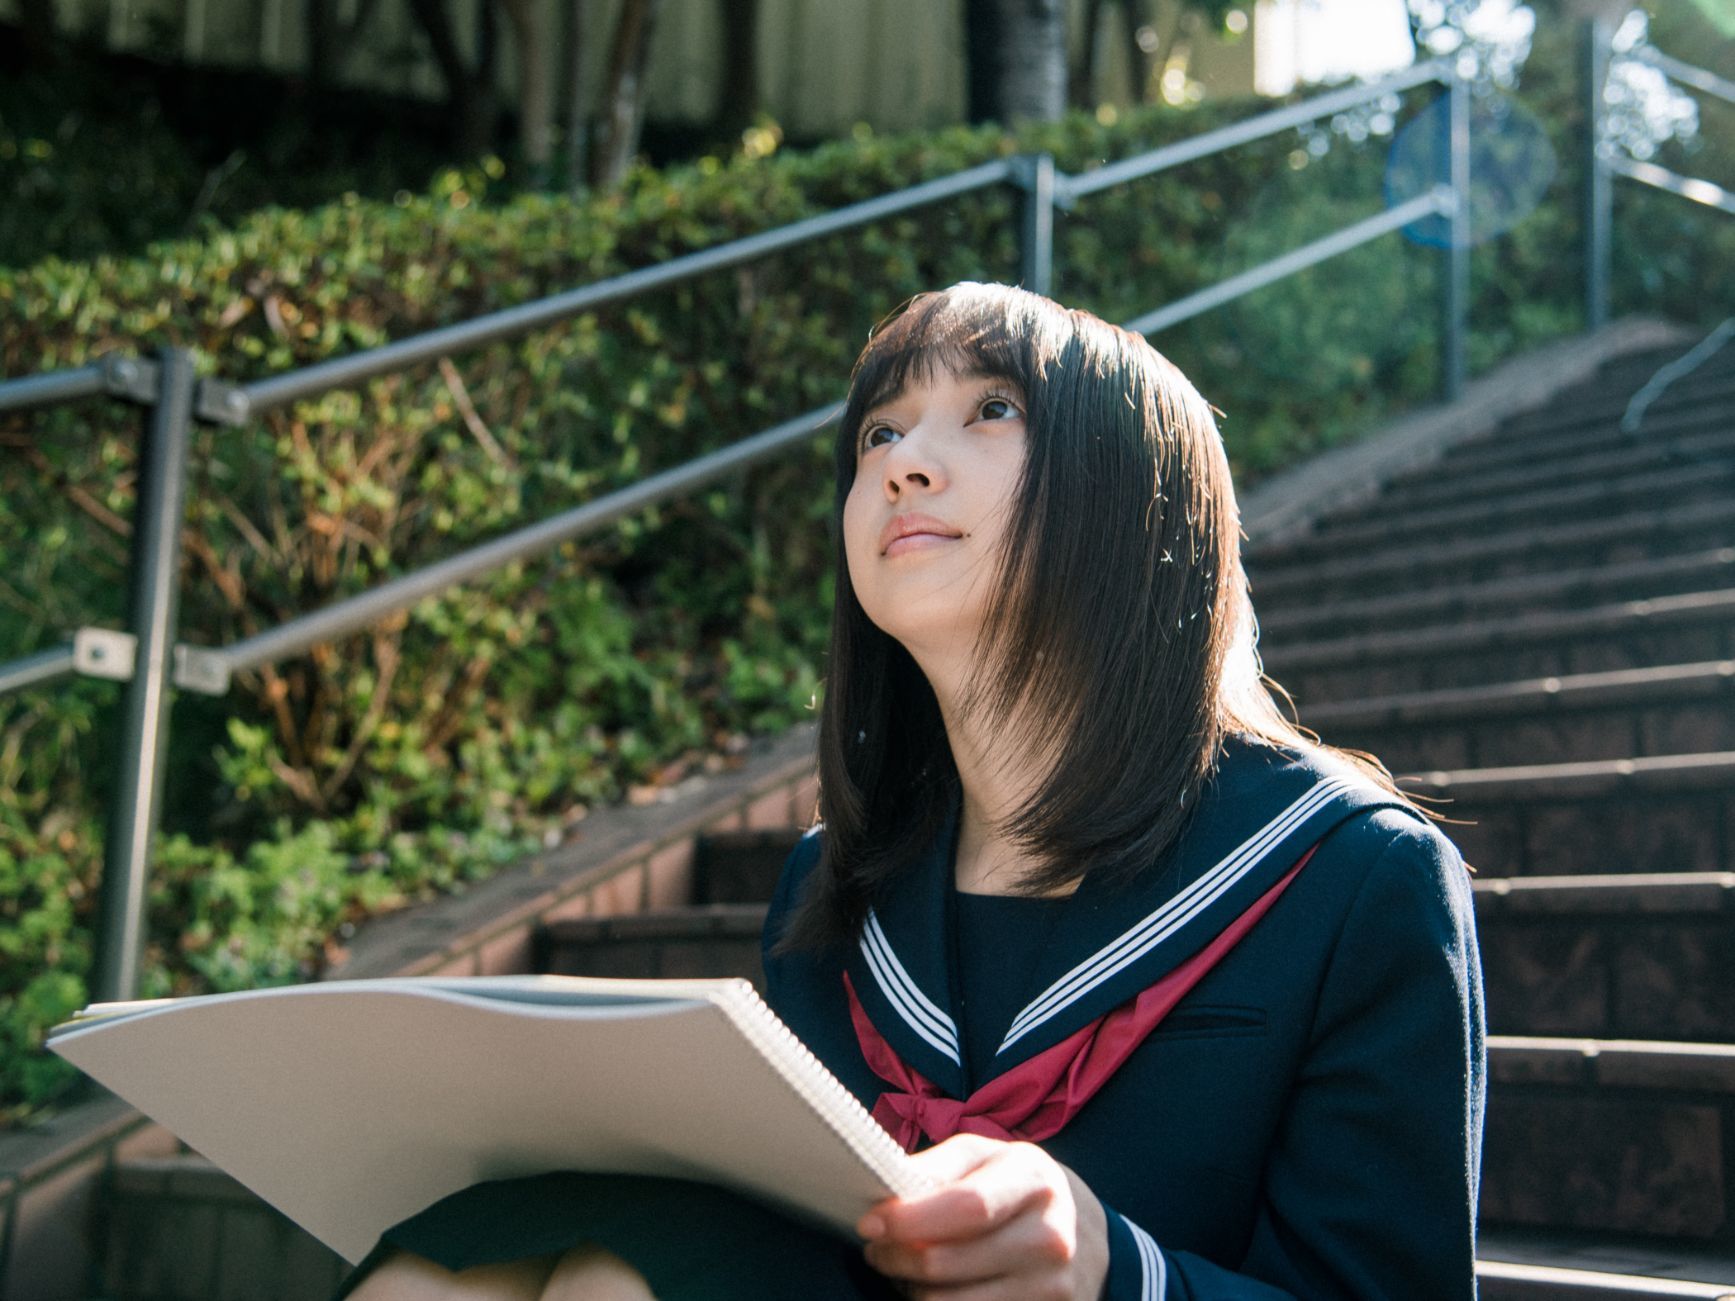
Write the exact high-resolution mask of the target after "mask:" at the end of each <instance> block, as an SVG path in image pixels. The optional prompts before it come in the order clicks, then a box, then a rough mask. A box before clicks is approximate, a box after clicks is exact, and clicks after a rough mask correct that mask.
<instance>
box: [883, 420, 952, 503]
mask: <svg viewBox="0 0 1735 1301" xmlns="http://www.w3.org/2000/svg"><path fill="white" fill-rule="evenodd" d="M934 442H935V440H934V438H933V436H932V434H931V432H930V431H926V430H924V429H923V428H922V427H921V426H917V427H916V428H914V429H911V430H909V431H908V432H906V433H905V434H904V436H903V437H902V438H900V439H899V440H898V441H897V442H896V443H894V444H892V446H891V447H890V448H889V449H888V450H887V452H886V456H885V459H884V460H883V461H882V462H881V469H882V471H883V473H884V474H885V493H886V500H888V501H897V500H898V499H899V498H900V497H902V496H903V495H904V494H905V493H906V492H921V491H924V490H925V491H928V492H934V491H937V490H938V489H940V488H942V487H944V486H945V471H944V469H943V467H942V465H941V462H940V458H939V457H938V455H936V451H937V449H936V447H935V445H934Z"/></svg>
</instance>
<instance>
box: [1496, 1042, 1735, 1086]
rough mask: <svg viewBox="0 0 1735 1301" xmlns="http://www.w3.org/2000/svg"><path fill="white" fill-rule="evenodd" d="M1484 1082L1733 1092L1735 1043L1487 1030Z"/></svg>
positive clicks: (1497, 1084) (1734, 1083) (1734, 1081)
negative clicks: (1510, 1033) (1513, 1032)
mask: <svg viewBox="0 0 1735 1301" xmlns="http://www.w3.org/2000/svg"><path fill="white" fill-rule="evenodd" d="M1487 1044H1488V1084H1489V1088H1490V1089H1491V1090H1492V1089H1496V1088H1498V1087H1499V1086H1500V1085H1502V1084H1505V1085H1518V1084H1529V1085H1535V1084H1545V1085H1565V1086H1577V1087H1585V1086H1593V1087H1596V1088H1599V1089H1645V1090H1649V1089H1655V1090H1666V1091H1669V1092H1685V1093H1693V1094H1725V1095H1729V1094H1735V1044H1717V1043H1678V1042H1668V1041H1658V1040H1652V1039H1569V1038H1558V1037H1554V1036H1542V1035H1497V1034H1491V1035H1489V1036H1488V1040H1487Z"/></svg>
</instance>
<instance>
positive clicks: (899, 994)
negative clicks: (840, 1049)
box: [861, 909, 963, 1066]
mask: <svg viewBox="0 0 1735 1301" xmlns="http://www.w3.org/2000/svg"><path fill="white" fill-rule="evenodd" d="M861 951H862V955H863V956H864V957H866V958H867V964H868V970H869V971H871V972H872V973H873V977H874V979H875V980H876V981H878V982H879V987H880V992H881V993H882V994H884V995H885V996H886V1001H887V1002H888V1003H890V1004H891V1005H892V1010H893V1011H895V1012H896V1013H897V1014H898V1015H899V1016H901V1017H903V1019H904V1021H905V1022H906V1023H907V1024H908V1025H909V1027H910V1029H912V1030H914V1031H915V1032H916V1033H917V1034H918V1035H920V1036H921V1038H922V1040H923V1042H925V1043H927V1044H928V1045H929V1046H930V1047H931V1048H933V1049H934V1051H936V1052H938V1053H939V1054H940V1055H941V1056H943V1057H945V1058H947V1059H949V1060H950V1061H951V1062H952V1063H953V1064H954V1065H959V1066H961V1065H963V1060H962V1058H961V1056H960V1054H959V1052H958V1027H957V1026H956V1025H954V1024H953V1023H952V1018H951V1017H949V1016H947V1015H946V1014H945V1013H944V1012H942V1011H941V1010H940V1009H939V1008H938V1007H936V1006H935V1005H934V1003H933V1001H932V1000H931V999H930V998H929V997H928V996H927V995H926V994H924V993H922V991H921V988H920V986H918V985H917V984H916V982H915V981H914V980H913V979H912V978H911V977H910V973H909V972H908V971H906V970H904V964H903V963H901V962H899V961H898V955H897V954H896V953H895V952H893V950H892V942H891V941H890V940H889V939H887V938H886V932H885V928H884V927H882V926H881V925H880V919H879V917H878V916H877V915H876V914H875V913H874V912H873V910H872V909H869V910H868V916H867V925H866V926H864V927H863V928H862V935H861Z"/></svg>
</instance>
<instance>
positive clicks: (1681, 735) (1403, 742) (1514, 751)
mask: <svg viewBox="0 0 1735 1301" xmlns="http://www.w3.org/2000/svg"><path fill="white" fill-rule="evenodd" d="M1302 721H1303V722H1305V723H1306V724H1307V726H1308V727H1310V728H1312V729H1313V730H1314V731H1316V732H1318V733H1319V734H1320V736H1321V737H1323V738H1324V739H1325V740H1327V741H1329V742H1330V743H1332V744H1333V745H1343V746H1349V747H1351V748H1353V749H1357V750H1366V751H1369V752H1371V753H1373V754H1376V755H1378V756H1379V757H1380V760H1381V761H1382V762H1383V763H1385V765H1386V766H1387V767H1388V768H1390V769H1391V770H1392V771H1393V772H1412V771H1419V770H1423V769H1465V768H1484V767H1507V766H1519V765H1523V764H1526V763H1535V762H1554V761H1564V760H1567V759H1569V758H1570V759H1573V760H1593V759H1620V758H1634V757H1643V756H1656V755H1665V754H1688V753H1698V752H1705V751H1713V750H1735V660H1710V661H1706V662H1703V663H1698V664H1670V665H1664V666H1661V667H1658V668H1643V669H1620V670H1616V671H1614V672H1611V673H1581V674H1569V675H1566V676H1562V677H1543V678H1529V679H1525V680H1523V681H1520V682H1501V683H1494V684H1490V685H1483V686H1474V687H1457V688H1448V689H1444V690H1438V691H1420V692H1412V693H1408V694H1404V695H1398V696H1386V697H1376V698H1373V699H1366V700H1342V701H1327V702H1323V703H1321V704H1318V705H1314V706H1312V707H1310V708H1309V709H1308V710H1307V712H1306V715H1305V717H1304V718H1303V720H1302Z"/></svg>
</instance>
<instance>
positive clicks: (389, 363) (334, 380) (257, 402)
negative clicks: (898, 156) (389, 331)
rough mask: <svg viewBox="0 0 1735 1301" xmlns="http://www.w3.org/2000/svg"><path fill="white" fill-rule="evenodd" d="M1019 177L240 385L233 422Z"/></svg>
mask: <svg viewBox="0 0 1735 1301" xmlns="http://www.w3.org/2000/svg"><path fill="white" fill-rule="evenodd" d="M1015 171H1016V165H1015V164H1014V163H1013V161H1012V160H1011V159H999V160H996V161H995V162H991V163H983V164H982V165H981V166H979V167H972V168H970V169H969V170H967V171H963V172H957V173H954V174H953V175H951V176H944V177H940V178H939V179H937V180H932V181H927V182H924V183H923V184H921V185H913V186H911V187H909V188H908V189H903V190H898V191H895V192H894V193H892V194H885V195H880V196H879V197H877V198H873V199H867V200H864V201H863V202H861V203H854V204H851V205H850V206H849V207H847V208H839V209H838V210H837V211H836V212H828V213H825V214H823V215H821V216H818V217H808V218H805V219H804V220H801V221H797V222H793V223H791V224H790V225H787V226H779V227H778V228H777V229H775V230H768V231H763V232H761V233H759V234H757V235H748V236H746V237H745V238H742V239H736V240H731V241H729V242H728V243H727V244H719V245H717V246H716V247H714V248H707V249H701V250H700V251H698V252H697V253H687V254H684V255H682V256H681V257H678V258H673V259H671V260H670V261H668V262H660V263H658V264H657V265H655V266H649V267H644V268H642V269H640V270H637V271H629V272H627V273H626V274H624V275H618V276H611V277H609V278H608V279H607V280H600V281H598V282H597V283H595V284H591V285H585V286H584V287H583V288H581V289H573V290H569V291H568V292H566V293H563V294H556V295H554V296H553V297H552V298H542V299H538V300H537V301H536V302H533V303H525V304H523V305H522V306H519V307H509V308H507V309H505V310H504V311H499V312H490V313H489V314H488V315H487V316H481V317H477V318H476V319H475V320H472V321H466V322H464V323H463V324H461V325H449V326H446V327H445V328H443V329H439V330H431V331H429V332H428V333H426V334H419V335H417V336H415V337H414V338H412V339H404V340H401V341H399V342H397V343H388V344H385V345H383V346H382V347H378V348H372V349H369V350H368V351H366V352H362V353H357V354H356V355H355V356H353V357H340V358H338V359H337V360H335V361H327V362H321V363H319V364H318V365H315V366H308V367H306V368H305V369H302V370H298V371H292V372H290V373H289V374H287V375H278V376H274V377H272V378H271V379H263V380H257V381H255V382H253V383H251V384H245V385H242V386H240V389H239V392H240V394H241V395H242V398H243V402H244V405H239V406H232V416H231V417H230V418H231V419H232V420H234V421H239V420H245V419H247V418H248V417H249V416H251V415H254V414H256V413H258V412H260V411H264V410H267V409H269V408H271V407H278V406H282V405H284V404H285V403H287V402H294V401H296V400H298V399H302V398H310V397H317V396H318V395H319V394H321V393H325V392H328V391H330V390H331V389H334V388H344V387H347V386H348V385H351V384H356V383H359V382H360V381H362V380H364V379H371V378H372V377H373V376H375V375H386V374H390V373H392V372H393V371H399V370H404V369H406V368H408V367H410V366H414V365H416V364H417V363H419V362H424V361H435V360H438V359H439V358H441V357H444V356H447V355H449V354H451V353H454V352H460V351H464V350H467V349H470V348H476V347H480V346H481V345H483V344H486V343H496V342H498V341H500V340H501V339H510V338H514V337H516V336H518V335H521V334H528V333H529V332H530V331H532V330H536V329H539V328H541V327H543V326H548V325H554V324H557V323H558V322H560V321H564V320H567V319H569V318H571V317H574V316H577V315H578V314H579V313H581V312H587V311H594V310H595V309H597V308H599V307H607V306H610V305H612V304H614V303H618V302H622V301H624V300H625V299H628V298H636V297H638V296H639V295H641V294H647V293H650V292H651V291H652V290H656V289H663V288H666V287H667V286H669V285H672V284H676V283H678V282H680V281H682V280H690V279H692V278H693V277H695V276H699V275H704V274H705V273H707V272H710V271H719V270H722V269H724V268H726V267H732V266H738V265H740V264H741V263H743V262H751V261H754V260H755V259H757V258H762V257H766V256H768V255H770V254H772V253H778V252H781V251H783V250H784V249H788V248H794V247H797V246H798V245H801V244H806V243H810V242H811V241H813V240H816V239H821V238H823V237H825V236H827V235H835V234H838V233H839V232H841V231H846V230H852V229H854V228H855V227H857V226H865V225H867V224H868V223H870V222H874V221H880V220H882V219H884V218H886V217H892V216H896V215H897V214H898V213H901V212H908V211H910V210H911V209H912V208H922V207H926V206H928V205H929V204H933V203H939V202H941V201H942V200H944V199H951V198H956V197H957V196H959V195H962V194H969V193H971V192H972V191H974V190H982V189H987V188H988V187H990V186H994V185H1002V184H1005V183H1006V182H1007V181H1009V180H1012V179H1014V173H1015Z"/></svg>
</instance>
